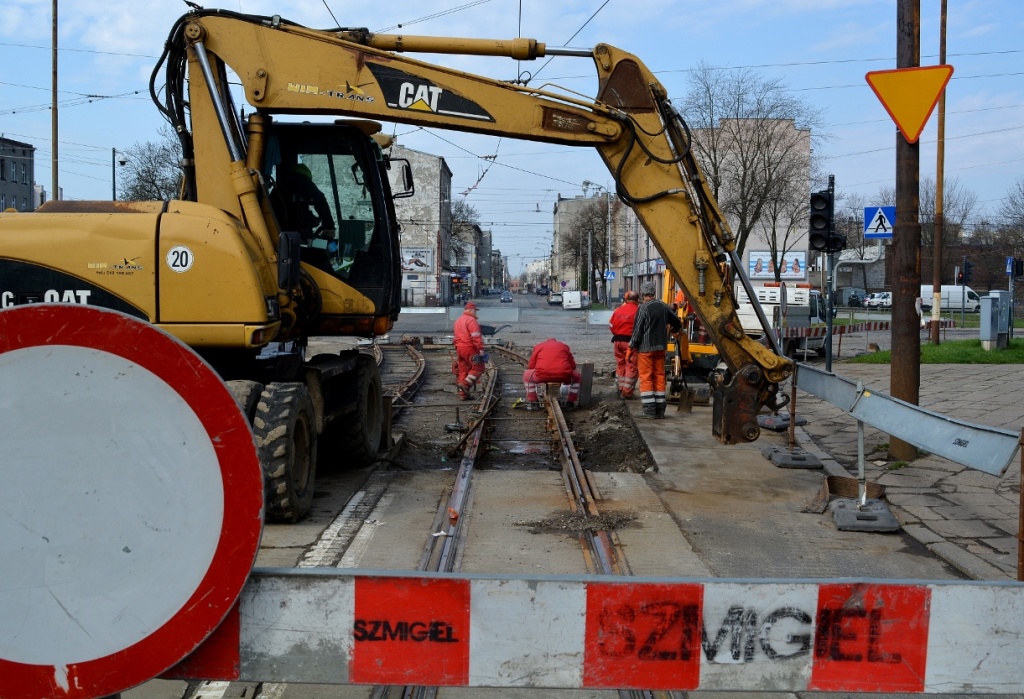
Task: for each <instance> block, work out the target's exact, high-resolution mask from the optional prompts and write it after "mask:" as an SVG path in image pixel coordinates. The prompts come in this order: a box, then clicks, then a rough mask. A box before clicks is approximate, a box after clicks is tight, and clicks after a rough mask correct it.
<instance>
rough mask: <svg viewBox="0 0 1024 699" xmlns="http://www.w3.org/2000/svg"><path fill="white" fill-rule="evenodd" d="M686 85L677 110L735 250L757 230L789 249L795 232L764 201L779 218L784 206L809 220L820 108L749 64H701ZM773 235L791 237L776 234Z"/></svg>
mask: <svg viewBox="0 0 1024 699" xmlns="http://www.w3.org/2000/svg"><path fill="white" fill-rule="evenodd" d="M689 83H690V85H689V90H688V93H687V95H686V97H685V98H684V100H683V103H682V105H681V107H680V110H681V112H682V113H683V115H684V116H685V117H686V119H687V121H688V122H689V124H690V126H691V129H692V133H693V141H694V149H695V155H696V157H697V160H698V162H700V164H701V167H702V169H703V170H704V175H705V177H706V178H707V180H708V184H709V186H710V187H711V190H712V193H713V194H714V195H715V198H716V199H717V200H718V203H719V206H720V207H721V208H722V210H723V212H724V213H725V214H726V216H727V217H728V218H729V220H730V223H731V224H732V226H733V229H734V230H733V232H734V233H735V234H736V237H737V247H738V249H739V252H740V253H741V254H742V252H743V249H744V248H745V247H746V244H747V241H748V239H749V238H750V236H751V235H752V234H753V233H755V232H756V231H758V230H759V229H760V232H761V233H762V234H763V235H764V236H766V237H767V238H769V239H771V240H769V241H768V242H769V244H770V245H771V246H772V248H773V249H787V247H791V246H792V244H793V243H795V242H796V236H798V235H799V233H798V232H797V231H798V229H797V228H796V226H795V224H792V223H786V224H783V223H782V221H781V219H780V218H774V219H773V218H772V217H771V216H769V215H768V212H766V207H768V206H769V205H770V204H771V205H772V206H773V207H774V208H773V212H772V213H773V214H774V215H777V216H779V215H782V213H783V211H785V210H787V209H789V210H791V211H792V213H793V214H794V215H795V218H797V219H804V218H806V216H805V215H804V214H806V199H807V192H808V177H809V173H810V171H811V152H812V151H811V134H812V130H813V129H814V128H815V127H817V126H820V122H821V112H820V111H819V110H817V109H814V108H812V107H811V106H810V105H808V104H806V103H805V102H803V101H802V100H799V99H797V98H795V97H793V96H792V94H791V93H789V92H788V90H787V88H786V86H785V85H784V84H783V83H782V82H781V81H780V80H774V79H767V78H764V77H761V76H760V75H758V74H757V73H755V72H753V71H751V70H747V69H738V70H724V69H719V68H715V67H713V66H711V65H708V64H706V63H701V64H700V65H699V66H698V67H697V68H696V69H695V70H693V71H692V72H691V74H690V78H689ZM815 138H821V136H820V135H817V136H815ZM779 199H782V200H784V201H785V202H786V204H784V205H782V206H781V209H780V208H779V207H777V206H775V203H776V202H778V200H779ZM798 202H802V203H803V210H802V211H801V210H800V209H799V208H798V207H797V203H798ZM800 227H802V224H801V226H800ZM776 233H781V234H782V235H784V236H787V237H788V238H789V241H777V240H774V239H773V238H772V237H773V236H774V235H775V234H776Z"/></svg>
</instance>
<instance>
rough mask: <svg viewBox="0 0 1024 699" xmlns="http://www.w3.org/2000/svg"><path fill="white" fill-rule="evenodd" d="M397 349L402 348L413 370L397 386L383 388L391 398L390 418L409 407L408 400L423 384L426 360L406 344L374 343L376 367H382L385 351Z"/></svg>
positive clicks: (389, 385)
mask: <svg viewBox="0 0 1024 699" xmlns="http://www.w3.org/2000/svg"><path fill="white" fill-rule="evenodd" d="M399 348H403V349H404V350H405V352H406V354H407V355H408V356H409V358H410V359H411V360H412V361H413V366H414V370H413V373H412V375H411V376H410V377H409V378H407V379H405V380H404V381H401V382H400V383H397V384H388V385H386V386H384V387H383V388H384V395H385V396H387V397H390V398H391V416H392V417H397V416H398V414H399V413H400V412H402V409H403V408H405V407H406V406H408V405H409V401H410V399H411V398H412V397H413V396H414V395H416V392H417V391H419V389H420V386H421V385H422V384H423V377H424V374H425V371H426V367H427V360H426V357H424V356H423V353H422V352H420V351H419V350H418V349H416V348H415V347H413V346H412V345H411V344H408V343H402V344H400V345H378V344H376V343H375V344H374V345H373V356H374V358H375V359H376V360H377V366H378V367H383V366H384V362H385V357H386V355H387V352H386V351H385V350H390V351H398V349H399Z"/></svg>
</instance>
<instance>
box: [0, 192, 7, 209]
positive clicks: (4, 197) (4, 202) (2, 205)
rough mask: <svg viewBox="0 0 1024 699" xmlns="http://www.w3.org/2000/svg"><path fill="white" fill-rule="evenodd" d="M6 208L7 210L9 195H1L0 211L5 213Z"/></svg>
mask: <svg viewBox="0 0 1024 699" xmlns="http://www.w3.org/2000/svg"><path fill="white" fill-rule="evenodd" d="M6 208H7V195H6V194H0V211H3V210H4V209H6Z"/></svg>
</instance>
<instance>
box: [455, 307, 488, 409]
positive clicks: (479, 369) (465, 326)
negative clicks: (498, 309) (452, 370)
mask: <svg viewBox="0 0 1024 699" xmlns="http://www.w3.org/2000/svg"><path fill="white" fill-rule="evenodd" d="M454 332H455V352H456V355H457V361H458V374H456V379H455V385H456V386H458V389H459V400H469V392H470V391H472V390H473V387H474V386H476V382H477V381H479V380H480V377H481V376H483V375H484V356H485V353H484V336H483V333H482V332H481V330H480V323H479V322H477V319H476V304H475V303H473V302H472V301H470V302H469V303H467V304H466V307H465V308H464V309H463V311H462V315H461V316H459V319H458V320H456V321H455V327H454Z"/></svg>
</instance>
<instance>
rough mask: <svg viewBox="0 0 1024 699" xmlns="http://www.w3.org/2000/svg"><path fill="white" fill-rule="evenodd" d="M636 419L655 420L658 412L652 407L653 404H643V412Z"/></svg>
mask: <svg viewBox="0 0 1024 699" xmlns="http://www.w3.org/2000/svg"><path fill="white" fill-rule="evenodd" d="M638 417H642V418H643V419H645V420H656V419H657V418H658V411H657V410H656V409H655V407H654V403H644V405H643V412H642V413H640V415H639V416H638Z"/></svg>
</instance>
